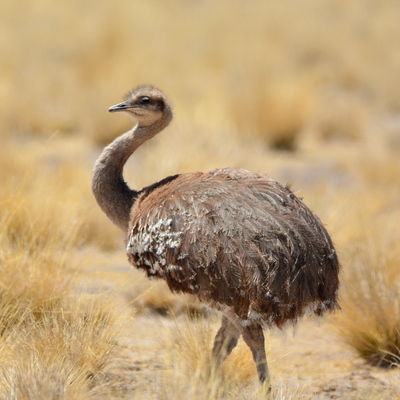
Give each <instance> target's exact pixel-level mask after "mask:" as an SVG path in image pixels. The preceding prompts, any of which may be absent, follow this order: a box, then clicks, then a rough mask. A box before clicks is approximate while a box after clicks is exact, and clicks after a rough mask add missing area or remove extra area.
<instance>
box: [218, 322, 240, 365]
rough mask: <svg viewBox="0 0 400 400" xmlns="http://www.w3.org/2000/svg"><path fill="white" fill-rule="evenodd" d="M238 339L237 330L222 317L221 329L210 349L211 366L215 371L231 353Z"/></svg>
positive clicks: (238, 333)
mask: <svg viewBox="0 0 400 400" xmlns="http://www.w3.org/2000/svg"><path fill="white" fill-rule="evenodd" d="M239 337H240V332H239V330H238V329H237V328H236V327H235V326H234V325H233V324H232V322H231V321H229V319H228V318H227V317H225V315H223V316H222V320H221V327H220V328H219V330H218V332H217V334H216V336H215V339H214V346H213V349H212V364H213V367H214V368H215V370H218V368H219V367H220V366H221V364H222V363H223V362H224V361H225V359H226V358H227V357H228V356H229V354H230V353H231V352H232V350H233V348H234V347H235V346H236V344H237V342H238V339H239Z"/></svg>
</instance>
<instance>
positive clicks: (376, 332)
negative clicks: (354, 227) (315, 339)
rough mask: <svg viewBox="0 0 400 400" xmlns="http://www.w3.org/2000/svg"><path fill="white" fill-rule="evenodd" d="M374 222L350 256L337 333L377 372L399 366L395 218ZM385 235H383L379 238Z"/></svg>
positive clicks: (399, 284) (399, 302) (398, 259)
mask: <svg viewBox="0 0 400 400" xmlns="http://www.w3.org/2000/svg"><path fill="white" fill-rule="evenodd" d="M379 222H381V221H379V220H378V221H377V222H376V224H375V226H374V228H373V230H375V229H376V230H378V232H379V233H380V234H379V235H376V234H374V232H373V230H372V231H370V232H368V233H366V235H365V237H364V240H362V241H357V242H356V243H354V246H353V249H352V250H351V251H350V252H349V255H348V259H347V263H346V264H347V265H349V266H351V268H349V269H348V270H347V271H345V273H344V274H343V275H344V279H343V289H342V295H341V304H342V308H343V312H342V313H341V314H339V315H338V316H337V319H338V324H337V326H336V329H337V330H338V331H339V333H340V334H341V336H342V339H343V340H344V341H345V342H346V343H347V344H349V345H350V346H351V347H352V348H353V349H354V350H355V351H356V352H357V353H358V354H359V355H360V356H361V357H362V358H364V359H365V360H366V361H368V362H369V363H371V364H372V365H378V366H394V365H398V364H399V362H400V274H399V264H400V252H399V248H398V245H397V244H398V242H399V240H400V237H399V235H398V226H399V225H398V224H399V223H400V219H399V216H398V215H397V217H395V218H394V219H393V217H390V220H389V221H388V220H386V221H385V222H384V223H383V224H382V222H381V223H379ZM383 232H384V233H383Z"/></svg>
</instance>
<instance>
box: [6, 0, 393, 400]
mask: <svg viewBox="0 0 400 400" xmlns="http://www.w3.org/2000/svg"><path fill="white" fill-rule="evenodd" d="M2 8H3V10H2V13H0V21H1V23H0V45H1V49H2V65H1V67H0V101H1V103H2V105H3V107H2V108H1V109H0V132H1V137H2V146H1V148H0V171H1V174H0V327H1V328H0V332H1V335H0V397H1V398H5V399H25V398H51V397H57V398H60V399H62V398H68V399H89V398H117V397H124V396H125V397H128V398H166V399H167V398H176V399H180V398H182V399H183V398H185V399H186V398H193V399H197V398H205V397H207V398H208V399H210V400H211V399H222V398H224V399H230V398H248V399H253V398H256V397H257V394H255V393H254V388H255V386H254V366H253V364H252V362H251V358H250V355H249V353H248V350H247V349H246V348H245V347H243V346H242V347H239V348H238V349H237V350H235V352H234V353H233V354H232V355H231V357H230V359H229V362H228V363H226V364H225V365H224V370H223V374H222V376H224V379H222V376H218V377H217V378H216V379H215V380H214V381H213V380H211V381H207V379H206V370H207V364H208V362H209V358H208V357H209V350H210V348H211V341H212V336H213V334H214V332H215V326H214V325H212V324H213V323H211V327H210V324H209V323H208V322H207V321H208V320H207V319H202V320H201V321H197V320H192V319H190V320H188V321H187V322H185V323H183V324H182V325H181V326H183V328H184V329H183V330H182V329H181V330H174V334H172V335H170V336H169V339H168V340H167V341H166V342H165V346H164V347H165V348H166V349H167V351H166V357H165V358H163V359H162V362H161V363H162V365H163V368H162V371H158V372H159V374H156V375H155V376H151V377H150V378H149V377H148V376H149V374H147V375H146V374H145V376H147V379H149V381H150V382H151V383H152V385H147V386H149V389H148V391H147V392H146V391H143V392H141V391H140V390H138V391H137V392H135V393H132V392H130V391H129V387H130V386H132V385H131V384H128V383H127V381H124V376H125V373H126V368H125V370H124V368H123V367H122V366H121V365H120V364H119V359H120V357H121V354H122V350H121V346H119V341H120V335H125V334H126V335H127V336H129V335H130V334H132V332H130V333H129V334H128V332H129V331H127V330H126V328H125V327H124V324H125V322H126V321H127V320H128V319H129V316H130V314H131V313H132V312H133V313H136V314H138V315H139V314H141V318H143V316H145V315H151V314H160V313H161V314H163V315H164V314H165V315H167V316H178V315H180V314H185V313H187V314H189V315H190V314H195V315H197V314H201V315H203V314H204V313H203V309H202V308H201V307H200V306H199V305H198V304H197V303H193V302H192V301H191V300H188V299H187V298H182V297H177V296H174V295H172V294H170V293H169V291H168V290H167V288H166V286H165V285H162V284H158V283H156V284H155V283H154V282H147V280H145V278H144V277H143V276H142V275H140V273H138V272H132V273H128V272H126V271H123V272H118V271H117V269H116V267H119V265H122V264H123V265H125V262H126V261H125V259H124V258H122V257H121V258H115V256H114V254H113V251H114V250H116V251H118V252H119V253H123V237H122V235H121V234H120V233H119V232H118V231H117V229H116V228H114V227H112V226H111V224H110V223H109V222H108V221H107V219H106V218H105V216H103V215H102V213H101V212H100V210H99V209H98V207H97V206H96V204H95V202H94V199H93V197H92V194H91V193H90V187H89V186H90V185H89V181H90V174H91V168H92V165H93V162H94V160H95V158H96V156H97V155H98V154H99V152H100V147H95V146H96V145H99V144H100V145H103V144H104V143H106V142H108V141H110V140H111V139H112V138H114V137H115V136H116V135H117V134H118V133H120V132H121V131H123V130H124V129H125V128H126V127H127V126H128V124H129V123H130V121H129V120H128V119H124V118H118V117H111V116H109V115H108V114H107V112H106V110H107V108H108V107H109V106H110V105H112V104H114V103H117V102H118V101H119V99H120V97H121V94H123V93H124V92H125V91H126V90H128V89H129V88H130V87H131V86H134V85H139V84H142V83H154V84H156V85H157V86H159V87H160V88H162V89H163V90H165V92H166V93H167V94H168V95H169V96H170V97H171V99H172V100H173V103H174V109H175V112H176V122H175V123H174V125H173V126H171V127H170V128H168V130H167V132H165V134H163V135H161V136H160V137H159V138H157V139H155V140H153V141H152V142H151V143H149V144H146V145H145V146H144V147H143V148H142V149H140V151H139V152H138V154H137V155H135V157H133V160H131V161H130V162H129V163H128V166H127V168H126V177H127V180H128V181H129V182H130V183H131V184H132V186H134V187H143V186H145V185H147V184H150V183H152V182H154V181H156V180H158V179H161V178H163V177H165V176H166V175H170V174H174V173H178V172H186V171H193V170H209V169H212V168H216V167H222V166H233V167H245V168H248V169H252V170H259V171H265V172H268V173H270V175H271V176H272V177H276V178H279V179H282V180H284V181H291V182H294V184H293V186H294V189H295V190H296V189H297V188H302V191H299V192H298V194H299V195H300V196H304V197H305V202H306V203H307V204H309V205H310V206H311V208H312V209H313V210H315V211H316V212H317V214H318V215H319V216H320V217H321V219H322V220H323V221H324V222H325V223H326V224H327V226H328V229H329V231H330V232H331V233H332V236H333V238H334V241H335V243H336V244H337V247H338V250H339V254H340V256H341V259H342V263H343V273H342V282H343V285H342V289H341V299H342V312H341V313H340V314H338V315H337V316H336V317H335V318H333V319H332V323H333V324H334V325H335V326H336V328H338V327H339V328H340V329H339V333H340V335H341V340H343V341H345V342H346V343H347V344H348V345H350V348H352V349H353V350H354V351H355V352H357V353H358V354H359V355H360V356H361V357H363V358H364V359H365V360H368V361H369V362H372V363H374V364H379V363H381V364H386V365H387V364H388V363H392V362H398V356H399V330H400V320H399V315H400V310H399V304H398V301H397V300H398V298H399V297H400V296H399V295H400V293H399V290H400V289H399V272H398V265H399V262H400V255H399V251H398V249H397V247H398V245H397V244H398V243H399V239H400V238H399V229H398V226H399V222H400V219H399V206H398V205H399V204H400V194H399V185H400V172H399V171H400V163H399V159H400V157H399V151H400V145H399V143H400V141H399V129H400V128H399V121H398V113H399V110H400V102H399V99H400V92H399V91H400V89H399V88H400V85H399V75H398V65H399V62H400V53H399V52H396V51H392V49H391V48H390V43H394V42H395V41H396V39H400V28H399V27H400V25H399V24H398V21H399V18H400V6H399V3H398V2H397V1H395V0H388V1H383V2H378V1H372V2H357V1H346V2H344V1H340V0H329V1H327V2H320V1H318V0H311V1H308V2H307V3H301V4H300V3H299V2H296V1H295V0H287V1H282V2H263V1H261V0H257V1H255V2H253V3H252V5H251V7H249V6H248V5H246V6H245V5H243V4H241V3H240V2H232V1H229V0H223V1H221V2H218V3H217V4H216V3H215V2H212V1H210V0H206V1H202V2H197V3H193V2H187V1H184V0H169V1H166V2H163V3H162V4H160V2H156V1H153V0H149V1H147V2H141V3H140V4H139V3H137V2H127V1H125V0H117V1H114V2H105V1H100V2H99V1H94V0H88V1H86V2H79V1H77V0H71V1H70V2H69V3H68V6H67V5H61V4H58V3H57V4H56V3H53V2H50V1H49V0H41V1H35V2H25V3H24V5H23V7H21V5H20V4H19V3H18V2H11V1H6V3H5V4H4V5H3V7H2ZM281 149H285V150H293V151H291V152H290V153H288V152H281V151H276V150H281ZM139 166H140V167H139ZM142 166H143V167H142ZM94 254H95V256H94ZM100 259H101V260H104V261H102V262H100V261H99V260H100ZM105 288H107V289H111V290H108V291H105V290H103V289H105ZM89 289H90V290H89ZM98 292H101V293H100V294H98V295H96V294H95V293H98ZM89 293H91V294H89ZM121 294H122V296H121ZM168 321H171V319H168ZM211 321H212V318H211ZM177 332H178V333H177ZM276 345H277V346H279V347H281V345H279V344H276ZM297 350H299V349H293V354H294V353H296V352H297ZM141 351H142V350H141V349H140V348H138V349H137V350H136V356H137V357H139V358H140V355H141V354H142V355H143V354H145V352H144V350H143V351H142V353H141ZM149 353H151V351H149ZM136 356H135V357H136ZM288 357H289V358H290V359H291V356H288ZM310 357H311V361H309V362H306V361H305V359H306V358H303V359H302V360H300V361H298V362H297V367H296V368H301V370H302V371H303V372H302V373H303V378H301V379H303V380H298V381H296V380H295V379H294V378H293V377H292V376H291V375H292V367H291V365H292V364H291V363H290V367H286V368H288V370H290V373H287V374H286V375H285V374H282V373H280V372H282V370H280V369H279V367H278V366H277V364H278V363H274V356H272V361H273V362H272V370H273V373H274V374H276V376H277V378H276V380H275V383H276V385H275V388H274V391H275V392H274V395H273V398H276V399H289V398H290V399H296V398H297V399H306V398H317V397H313V396H312V395H311V394H310V393H317V392H312V391H310V389H309V388H306V386H307V384H306V382H308V381H307V379H308V377H310V376H311V377H313V373H314V370H315V366H313V362H312V360H313V359H315V358H316V357H317V355H316V354H312V355H311V356H310ZM321 357H322V356H321ZM131 358H132V362H135V359H134V357H133V356H132V354H131ZM321 363H322V361H321ZM115 367H116V370H117V371H118V372H117V373H115V371H114V369H115ZM346 368H348V371H349V372H348V374H347V375H349V376H352V375H351V374H352V373H353V372H354V368H355V367H354V366H350V365H349V366H348V367H346ZM352 368H353V369H352ZM361 368H367V367H365V366H362V367H361ZM111 370H112V371H113V372H112V373H111V372H110V371H111ZM374 371H375V370H374ZM386 373H387V374H389V373H390V371H386ZM320 374H321V377H320V380H321V382H322V383H319V384H318V385H319V387H320V388H323V390H322V389H321V390H322V392H318V393H319V394H320V395H321V397H320V398H321V399H327V398H332V397H329V396H330V394H329V393H331V392H329V390H330V387H331V385H330V384H328V383H326V381H327V380H328V381H329V380H331V379H336V378H335V377H332V376H331V375H329V372H327V370H326V369H323V368H322V367H321V372H320ZM150 375H151V374H150ZM328 375H329V376H328ZM347 375H346V376H347ZM355 376H356V378H354V379H355V380H360V381H362V379H361V378H360V377H359V375H357V374H356V375H355ZM360 376H361V377H362V375H360ZM141 377H142V375H140V374H137V375H135V374H134V378H133V381H135V382H136V383H137V384H139V383H140V381H141V380H142V381H143V382H147V381H145V379H144V378H141ZM310 379H311V378H310ZM349 379H350V380H351V379H353V378H349ZM385 379H386V378H385ZM367 381H368V380H367ZM340 382H341V381H340ZM303 383H304V385H303ZM347 383H348V381H346V380H345V382H344V383H343V384H341V383H339V385H342V388H343V387H347V386H346V384H347ZM375 383H376V382H375ZM397 383H398V381H397ZM133 386H135V385H133ZM139 386H140V385H139ZM303 386H304V387H303ZM333 386H335V385H333ZM394 386H395V385H394ZM397 386H398V384H397ZM326 387H327V389H326V390H325V388H326ZM335 387H336V386H335ZM371 388H372V384H371V385H370V386H368V385H366V387H365V388H363V389H362V390H361V389H360V390H359V389H358V388H357V387H354V391H353V392H351V393H350V394H349V393H347V394H344V395H343V396H342V398H349V399H350V398H351V399H356V398H368V397H367V395H366V393H368V392H369V394H368V396H370V397H371V398H377V399H384V398H388V396H389V394H388V393H395V394H394V395H393V398H395V395H396V394H398V392H395V390H394V391H392V389H391V387H389V388H388V387H386V386H384V387H383V389H382V387H381V386H379V385H378V386H377V388H378V389H377V388H375V387H374V389H373V390H372V389H371ZM370 389H371V390H370ZM128 393H129V394H128ZM335 393H336V392H335ZM332 395H334V393H333V394H332ZM390 395H391V394H390Z"/></svg>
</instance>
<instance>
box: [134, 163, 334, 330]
mask: <svg viewBox="0 0 400 400" xmlns="http://www.w3.org/2000/svg"><path fill="white" fill-rule="evenodd" d="M127 252H128V256H129V258H130V261H131V262H132V263H134V264H135V265H137V267H138V268H142V269H145V270H146V271H147V273H148V275H149V276H155V277H157V278H162V279H164V280H166V282H167V283H168V285H169V287H170V288H171V289H172V290H175V291H183V292H187V293H193V294H196V295H197V296H198V297H199V298H200V299H201V300H203V301H207V302H209V303H211V304H212V305H213V306H216V307H217V308H220V309H226V308H228V309H229V310H230V311H231V312H232V313H234V314H235V315H236V316H237V317H239V319H240V320H242V321H246V320H249V319H250V320H251V319H258V320H260V322H262V323H264V324H275V325H278V326H280V325H282V324H283V323H284V322H286V321H287V320H293V321H295V320H297V319H298V318H299V317H301V316H302V315H303V314H304V313H305V312H306V311H311V312H315V313H316V314H321V313H322V312H323V311H325V310H327V309H333V308H335V307H336V295H337V288H338V280H337V272H338V269H339V264H338V260H337V257H336V254H335V250H334V247H333V245H332V242H331V240H330V238H329V236H328V234H327V233H326V231H325V228H324V227H323V225H322V224H321V222H320V221H319V219H318V218H317V217H316V216H315V215H314V214H313V213H312V212H311V211H310V210H309V209H308V208H307V207H306V206H305V205H304V204H303V203H302V201H301V200H299V199H298V198H297V197H296V196H295V195H294V194H293V193H292V192H291V191H290V190H289V189H287V188H285V187H283V186H281V185H280V184H279V183H277V182H275V181H273V180H272V179H269V178H268V177H266V176H265V175H262V174H257V173H252V172H248V171H245V170H241V169H221V170H215V171H212V172H209V173H192V174H182V175H179V176H177V177H174V179H172V180H171V181H169V182H167V183H166V184H164V185H160V186H158V187H156V188H155V189H154V190H144V191H143V193H142V194H141V195H140V196H139V197H138V199H137V201H136V202H135V204H134V206H133V208H132V212H131V224H130V228H129V230H128V237H127Z"/></svg>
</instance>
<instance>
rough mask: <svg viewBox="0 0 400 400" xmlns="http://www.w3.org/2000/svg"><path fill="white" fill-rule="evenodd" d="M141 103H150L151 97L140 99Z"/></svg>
mask: <svg viewBox="0 0 400 400" xmlns="http://www.w3.org/2000/svg"><path fill="white" fill-rule="evenodd" d="M139 101H140V103H141V104H147V103H150V97H147V96H142V97H141V98H140V99H139Z"/></svg>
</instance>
